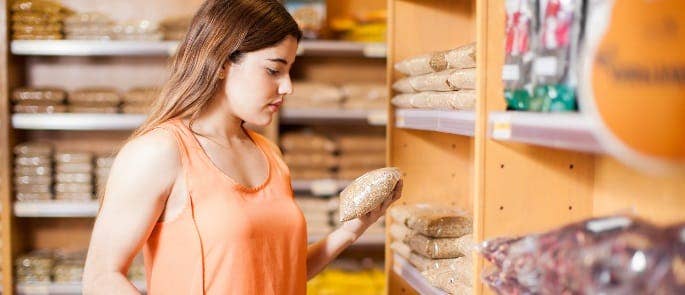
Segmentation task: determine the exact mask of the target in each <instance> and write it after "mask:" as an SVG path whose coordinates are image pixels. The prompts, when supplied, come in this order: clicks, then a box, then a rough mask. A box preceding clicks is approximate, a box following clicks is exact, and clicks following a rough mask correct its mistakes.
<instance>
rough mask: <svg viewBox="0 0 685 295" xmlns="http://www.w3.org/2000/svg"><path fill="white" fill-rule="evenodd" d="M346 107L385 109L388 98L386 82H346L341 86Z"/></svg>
mask: <svg viewBox="0 0 685 295" xmlns="http://www.w3.org/2000/svg"><path fill="white" fill-rule="evenodd" d="M340 90H341V91H342V93H343V95H344V96H345V101H344V103H343V107H344V108H346V109H385V104H386V99H387V98H388V94H387V89H386V86H385V85H384V84H372V83H368V84H361V83H357V84H346V85H343V86H341V87H340Z"/></svg>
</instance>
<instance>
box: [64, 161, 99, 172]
mask: <svg viewBox="0 0 685 295" xmlns="http://www.w3.org/2000/svg"><path fill="white" fill-rule="evenodd" d="M55 171H56V172H57V173H90V172H92V171H93V164H92V163H57V164H56V165H55Z"/></svg>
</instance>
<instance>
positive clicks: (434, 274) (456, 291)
mask: <svg viewBox="0 0 685 295" xmlns="http://www.w3.org/2000/svg"><path fill="white" fill-rule="evenodd" d="M468 271H469V272H470V271H471V269H470V266H469V270H468ZM421 275H423V277H425V278H426V280H428V282H429V283H430V284H431V285H433V286H434V287H436V288H439V289H441V290H443V291H445V292H448V293H449V294H453V295H461V294H464V295H467V294H469V295H470V294H473V287H472V282H471V281H467V282H465V279H464V277H463V271H460V270H457V269H452V268H446V269H430V270H426V271H424V272H422V273H421Z"/></svg>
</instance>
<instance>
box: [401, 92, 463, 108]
mask: <svg viewBox="0 0 685 295" xmlns="http://www.w3.org/2000/svg"><path fill="white" fill-rule="evenodd" d="M391 103H392V105H394V106H395V107H398V108H417V109H441V110H473V109H474V107H475V104H476V91H475V90H459V91H447V92H438V91H426V92H418V93H403V94H398V95H396V96H395V97H393V99H392V101H391Z"/></svg>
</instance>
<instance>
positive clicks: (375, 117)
mask: <svg viewBox="0 0 685 295" xmlns="http://www.w3.org/2000/svg"><path fill="white" fill-rule="evenodd" d="M366 121H367V122H369V124H370V125H374V126H383V125H385V124H386V123H387V122H388V113H387V112H386V111H385V110H377V111H370V112H369V113H368V115H367V116H366Z"/></svg>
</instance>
